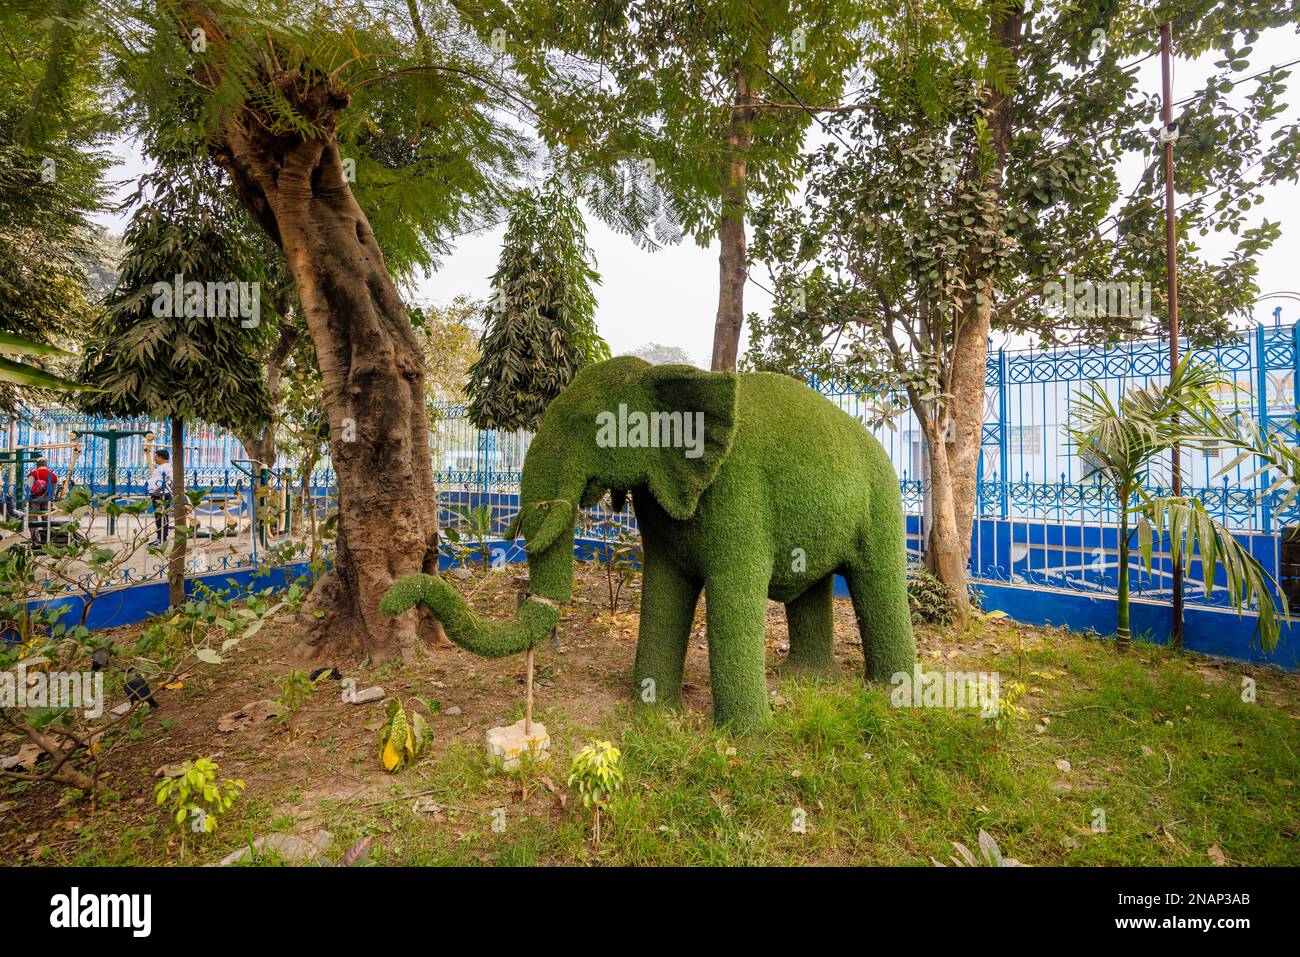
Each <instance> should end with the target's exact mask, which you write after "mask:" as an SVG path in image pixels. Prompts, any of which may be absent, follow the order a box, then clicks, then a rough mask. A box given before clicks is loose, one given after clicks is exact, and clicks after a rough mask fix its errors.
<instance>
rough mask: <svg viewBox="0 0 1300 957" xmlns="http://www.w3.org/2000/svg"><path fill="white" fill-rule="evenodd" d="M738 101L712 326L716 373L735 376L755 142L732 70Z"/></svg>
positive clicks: (741, 81) (749, 95)
mask: <svg viewBox="0 0 1300 957" xmlns="http://www.w3.org/2000/svg"><path fill="white" fill-rule="evenodd" d="M735 92H736V102H735V105H734V106H733V107H732V110H731V121H730V123H729V124H728V127H727V152H726V157H725V159H724V162H725V164H726V168H725V173H724V177H723V183H722V218H721V220H720V221H719V223H718V245H719V247H720V252H719V253H718V314H717V318H716V319H715V320H714V323H713V363H712V366H711V368H712V369H713V371H714V372H735V371H736V360H737V358H738V356H739V352H740V330H741V327H742V326H743V325H744V322H745V277H746V275H747V268H746V263H745V212H746V208H747V206H748V204H749V188H748V183H747V181H746V178H747V176H748V154H749V149H750V146H751V145H752V142H753V134H752V130H753V124H754V93H753V86H752V83H751V82H750V80H749V78H748V77H747V76H746V75H745V72H744V70H743V69H742V68H740V67H737V69H736V91H735Z"/></svg>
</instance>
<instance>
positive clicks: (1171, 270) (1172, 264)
mask: <svg viewBox="0 0 1300 957" xmlns="http://www.w3.org/2000/svg"><path fill="white" fill-rule="evenodd" d="M1172 35H1173V29H1172V27H1171V25H1170V24H1169V23H1168V22H1165V23H1162V24H1161V25H1160V77H1161V87H1162V90H1161V93H1162V105H1161V109H1160V117H1161V119H1162V120H1163V121H1164V130H1163V132H1162V133H1161V136H1160V140H1161V142H1162V143H1163V144H1164V152H1165V156H1164V169H1165V267H1166V272H1167V273H1168V275H1169V372H1170V374H1171V375H1172V374H1173V371H1174V370H1175V369H1177V368H1178V222H1177V219H1176V218H1175V217H1176V215H1177V213H1176V209H1175V204H1174V140H1176V139H1177V138H1178V130H1177V128H1176V127H1175V126H1174V106H1173V102H1174V97H1173V58H1172V56H1171V52H1170V47H1171V46H1172ZM1180 459H1181V456H1180V455H1179V449H1178V446H1177V445H1175V446H1174V447H1173V449H1172V450H1171V451H1170V469H1171V472H1172V487H1171V489H1170V491H1171V492H1172V493H1173V495H1174V496H1179V495H1182V494H1183V477H1182V474H1181V465H1182V463H1181V461H1180ZM1173 565H1174V567H1173V569H1172V571H1173V592H1174V596H1173V598H1174V600H1173V614H1174V621H1173V631H1172V632H1171V634H1170V636H1169V639H1170V641H1171V642H1172V644H1173V646H1174V650H1175V651H1182V649H1183V566H1182V563H1181V562H1174V563H1173Z"/></svg>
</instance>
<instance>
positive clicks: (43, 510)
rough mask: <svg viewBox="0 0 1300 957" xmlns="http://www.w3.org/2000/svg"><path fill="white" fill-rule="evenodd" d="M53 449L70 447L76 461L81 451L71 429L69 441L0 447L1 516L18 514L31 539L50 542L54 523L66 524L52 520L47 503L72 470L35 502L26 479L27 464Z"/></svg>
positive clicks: (65, 484) (61, 491)
mask: <svg viewBox="0 0 1300 957" xmlns="http://www.w3.org/2000/svg"><path fill="white" fill-rule="evenodd" d="M56 449H72V461H73V462H74V463H75V462H76V461H77V456H78V455H79V454H80V453H81V439H80V437H79V436H77V435H76V434H75V433H73V435H72V440H71V441H69V442H45V443H42V444H39V445H31V446H21V445H19V446H16V447H14V448H12V449H5V450H3V451H0V471H3V473H4V496H3V503H2V506H3V514H4V517H5V518H10V517H12V516H13V515H14V514H20V515H21V516H22V520H23V531H24V533H25V534H27V535H29V536H30V537H31V538H32V541H39V542H49V541H50V539H51V535H57V532H56V531H55V528H56V526H60V525H63V524H66V523H64V522H53V521H52V520H51V518H50V514H49V509H50V503H51V502H52V501H54V499H55V498H58V497H61V496H62V495H64V494H65V493H66V492H67V490H68V481H69V477H70V475H71V472H69V473H68V474H65V475H64V477H63V481H61V482H60V483H59V487H58V490H57V492H56V493H54V494H51V495H49V496H47V497H45V498H42V499H39V500H37V501H35V502H33V501H32V500H31V498H30V496H28V494H27V485H26V481H25V479H26V478H27V473H28V467H29V466H31V465H34V464H35V463H36V462H37V461H38V460H40V459H42V458H48V457H49V455H50V453H51V452H53V451H54V450H56ZM20 503H21V506H20ZM33 518H35V521H33Z"/></svg>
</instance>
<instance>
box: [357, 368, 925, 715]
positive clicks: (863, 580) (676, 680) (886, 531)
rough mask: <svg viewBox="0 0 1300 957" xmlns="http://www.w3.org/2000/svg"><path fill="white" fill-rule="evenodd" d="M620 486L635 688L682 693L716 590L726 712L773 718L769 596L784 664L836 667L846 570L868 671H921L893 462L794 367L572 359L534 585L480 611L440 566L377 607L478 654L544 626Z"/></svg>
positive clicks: (529, 639) (536, 545) (565, 595)
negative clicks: (746, 368)
mask: <svg viewBox="0 0 1300 957" xmlns="http://www.w3.org/2000/svg"><path fill="white" fill-rule="evenodd" d="M607 490H610V491H612V497H613V504H614V507H615V510H618V509H621V508H622V503H623V502H624V501H625V500H626V497H627V495H628V493H629V492H630V493H631V495H632V503H633V508H634V509H635V512H636V517H637V522H638V524H639V525H640V528H641V536H642V543H643V552H644V556H645V559H644V569H643V582H642V590H641V628H640V635H639V638H638V643H637V654H636V669H635V676H634V681H635V687H634V693H635V695H636V697H637V699H638V700H640V701H645V702H649V703H655V704H662V705H673V704H676V703H677V702H678V700H679V698H680V695H681V685H682V669H683V665H684V662H685V657H686V646H687V640H688V638H689V636H690V630H691V622H692V619H693V617H694V613H695V606H696V602H697V601H698V600H699V595H700V592H701V590H703V592H704V594H705V599H706V606H707V617H708V644H709V668H710V673H711V677H712V687H713V703H714V717H715V719H716V721H717V722H718V723H720V724H728V725H731V726H733V727H734V728H736V729H737V730H749V729H753V728H756V727H760V726H762V725H763V724H765V723H766V721H767V719H768V716H769V711H768V695H767V682H766V679H765V665H766V662H765V660H764V626H765V622H766V614H767V602H768V599H769V598H771V599H774V600H776V601H780V602H784V603H785V606H786V616H787V619H788V622H789V627H790V654H789V658H788V660H787V662H786V665H785V668H786V669H788V670H790V671H795V672H805V673H808V672H811V673H819V672H834V671H835V670H836V663H835V658H834V655H833V652H832V645H833V635H832V621H833V618H832V600H831V596H832V587H833V583H834V576H835V575H836V574H840V575H843V576H844V578H845V580H846V581H847V583H848V587H849V592H850V594H851V596H852V599H853V607H854V609H855V611H856V612H857V618H858V627H859V630H860V633H861V638H862V649H863V654H864V656H865V658H866V676H867V678H868V679H873V680H888V679H889V678H890V677H891V676H892V675H893V674H895V673H897V672H900V671H907V672H910V671H911V669H912V665H913V663H914V661H915V656H916V648H915V643H914V641H913V637H912V625H911V620H910V618H909V615H908V603H907V581H906V562H905V549H904V539H903V534H904V533H903V513H902V500H901V496H900V494H899V488H898V478H897V476H896V475H895V473H894V470H893V467H892V465H891V464H890V462H889V459H888V457H887V456H886V454H885V451H884V449H883V448H881V446H880V444H879V443H878V442H877V441H876V440H875V439H874V438H873V437H872V436H871V435H870V433H868V432H867V430H866V429H864V428H863V427H862V424H861V423H860V422H858V421H857V420H856V419H854V418H853V417H851V416H850V415H848V414H847V413H845V412H844V411H842V410H841V409H839V408H838V407H836V406H835V405H834V404H833V403H832V402H830V401H829V400H828V399H826V398H825V397H824V396H821V395H819V394H818V393H816V392H814V391H813V390H811V389H809V388H808V387H807V386H804V385H802V384H800V383H799V382H796V381H795V380H794V379H791V378H788V377H786V376H781V375H773V374H769V373H758V372H756V373H739V374H736V373H715V372H702V371H701V370H699V369H696V368H694V367H692V366H683V365H662V366H652V365H649V364H648V363H646V362H644V361H642V360H641V359H636V358H632V357H626V356H625V357H620V358H617V359H611V360H609V361H607V362H601V363H597V364H595V365H592V366H588V367H587V368H585V369H583V370H582V371H581V372H580V373H579V374H578V375H577V376H575V377H574V380H573V382H572V383H571V384H570V385H569V387H568V388H566V389H565V390H564V392H562V393H561V394H560V395H559V396H558V397H557V398H556V399H555V401H554V402H552V403H551V405H550V406H549V407H548V408H547V410H546V414H545V416H544V418H543V420H542V424H541V427H540V428H539V429H538V431H537V435H536V436H535V438H534V439H533V443H532V446H531V447H530V448H529V450H528V456H527V459H526V460H525V462H524V471H523V482H522V487H521V503H522V504H521V508H520V513H519V517H518V519H517V520H516V528H517V529H519V530H521V531H522V533H523V535H524V539H525V544H526V546H527V551H528V565H529V573H530V578H531V586H530V587H531V588H532V593H531V595H530V596H529V598H528V600H527V601H525V602H524V603H523V605H522V607H521V608H520V610H519V612H518V613H517V614H516V615H515V617H513V618H512V619H510V620H508V621H506V622H496V621H488V620H484V619H481V618H479V617H478V616H477V615H476V614H474V612H473V611H472V610H471V609H470V608H469V607H468V606H467V605H466V603H465V601H464V600H463V599H462V598H461V596H460V594H459V593H458V592H457V591H456V590H455V589H454V588H452V587H451V586H450V585H449V584H448V583H447V582H445V581H443V580H442V579H440V578H435V577H432V576H429V575H411V576H408V577H406V578H403V579H401V580H399V581H397V582H396V583H394V584H393V586H392V587H391V588H390V589H389V591H388V593H387V594H386V595H385V597H384V600H383V603H382V605H381V608H382V610H383V611H384V612H385V613H387V614H390V615H396V614H401V613H403V612H406V611H408V610H409V609H411V608H412V607H414V606H415V605H423V606H425V607H427V608H429V609H430V610H432V612H433V613H434V614H435V615H436V616H437V617H438V618H440V619H441V620H442V622H443V625H444V627H445V628H446V631H447V634H448V635H449V636H450V637H451V639H452V640H453V641H455V642H456V643H458V644H460V645H462V646H463V647H465V648H467V649H469V650H470V651H472V652H475V653H476V654H480V655H486V656H492V657H496V656H501V655H508V654H514V653H517V652H521V651H524V650H525V649H527V648H529V647H532V646H533V645H536V644H538V643H540V642H541V641H542V640H543V639H544V638H545V637H546V636H547V635H548V634H549V633H550V631H551V630H552V629H553V628H554V627H555V625H556V623H557V622H558V621H559V618H560V612H561V608H562V606H563V605H564V604H565V603H566V602H568V601H569V600H570V598H571V596H572V590H573V561H574V558H573V531H574V523H575V519H576V516H577V509H578V508H579V506H580V505H592V504H595V503H596V502H597V501H599V500H600V498H601V497H602V496H603V495H604V493H605V492H606V491H607Z"/></svg>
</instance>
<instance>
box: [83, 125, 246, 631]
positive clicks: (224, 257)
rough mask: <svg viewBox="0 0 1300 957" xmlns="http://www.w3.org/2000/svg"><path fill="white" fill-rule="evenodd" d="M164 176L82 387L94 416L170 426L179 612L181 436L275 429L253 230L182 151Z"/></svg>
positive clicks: (131, 234) (147, 182) (142, 198)
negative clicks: (192, 427)
mask: <svg viewBox="0 0 1300 957" xmlns="http://www.w3.org/2000/svg"><path fill="white" fill-rule="evenodd" d="M153 156H154V159H155V160H156V161H157V163H158V172H157V173H155V174H150V175H147V176H145V177H144V178H143V179H142V181H141V183H140V186H139V189H138V190H137V192H136V194H135V196H134V197H133V203H134V205H135V207H136V208H135V211H134V213H133V214H132V217H131V221H130V223H129V224H128V226H127V229H126V232H125V236H124V239H125V244H126V257H125V258H124V260H123V262H122V267H121V271H120V274H119V276H118V281H117V286H116V288H115V289H114V290H113V292H112V294H111V295H110V296H109V299H108V302H107V304H106V306H105V310H104V313H103V315H102V317H101V319H100V321H99V322H98V324H97V326H96V327H95V328H94V330H93V332H92V337H91V338H90V340H89V341H88V342H87V343H86V349H85V355H84V357H83V362H84V366H83V369H82V378H83V379H84V381H86V382H87V383H88V384H89V385H92V386H94V387H96V388H98V389H99V390H101V391H99V392H95V393H90V394H88V395H87V396H86V397H85V398H83V399H82V402H81V404H82V407H83V408H85V409H86V410H87V411H90V412H95V413H100V414H103V415H111V416H134V415H148V416H150V417H152V418H160V419H162V418H165V419H170V420H171V429H172V448H171V455H172V459H171V464H172V473H173V480H172V481H173V491H172V505H173V509H174V524H175V537H174V543H173V545H172V549H171V561H170V570H169V574H168V582H169V593H170V600H171V604H172V605H173V606H177V605H179V604H182V603H183V602H184V600H185V562H186V553H187V547H188V538H189V532H188V528H187V517H186V501H187V500H186V488H185V456H184V435H185V424H186V423H187V422H191V423H192V422H195V421H202V422H209V423H212V424H214V425H221V426H225V427H226V428H231V429H234V428H237V427H244V426H248V425H252V426H254V427H255V426H256V425H257V424H259V423H265V422H267V421H268V420H269V419H270V415H271V407H270V396H269V395H268V393H267V389H266V383H265V380H264V378H263V372H262V369H263V365H262V358H261V354H262V351H263V348H264V347H263V346H262V344H261V340H262V339H264V338H265V336H266V330H267V328H268V327H267V326H265V325H262V323H261V321H260V320H261V312H260V283H261V281H262V278H263V277H262V275H261V274H260V273H259V272H258V269H259V268H260V267H261V265H262V260H261V258H260V257H259V256H258V254H257V250H256V249H255V248H254V247H252V246H251V245H250V244H249V243H248V242H247V241H246V237H247V235H248V232H247V230H248V226H249V224H248V223H247V222H246V221H245V218H244V216H243V214H242V213H241V211H240V210H239V209H238V208H237V207H236V206H234V205H233V203H231V202H230V201H229V199H228V198H227V197H226V196H225V195H224V194H222V193H214V192H213V191H212V190H211V189H210V184H211V182H212V179H213V173H214V170H213V169H212V166H211V163H210V162H209V161H206V160H205V159H204V158H203V157H202V154H199V156H197V157H195V156H194V154H193V153H192V152H191V151H189V150H187V149H185V148H184V145H183V144H181V145H180V146H179V147H176V146H175V145H174V144H169V145H168V146H162V147H160V146H159V145H158V144H155V149H154V153H153Z"/></svg>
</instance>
